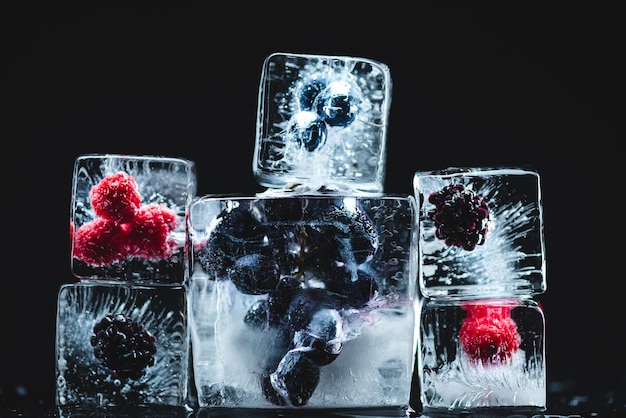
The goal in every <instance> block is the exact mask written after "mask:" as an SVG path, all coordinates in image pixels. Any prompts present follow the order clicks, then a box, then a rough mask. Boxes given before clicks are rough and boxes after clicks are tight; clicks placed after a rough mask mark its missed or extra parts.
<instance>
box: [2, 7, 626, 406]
mask: <svg viewBox="0 0 626 418" xmlns="http://www.w3.org/2000/svg"><path fill="white" fill-rule="evenodd" d="M405 3H407V4H406V5H405V6H402V7H398V6H392V5H391V4H388V3H384V2H383V3H380V4H373V5H372V4H368V5H366V4H365V3H362V4H361V3H356V2H354V3H343V2H342V3H339V2H337V3H336V4H335V3H331V2H319V3H316V2H307V3H306V4H295V3H285V4H282V5H280V4H269V3H265V2H259V3H258V4H253V5H244V3H240V2H232V4H226V5H221V6H219V7H218V4H217V3H215V2H199V1H198V2H187V1H169V2H168V1H158V2H132V1H126V2H122V1H120V2H113V1H87V2H83V3H81V4H79V5H76V4H69V3H58V2H47V3H33V2H21V3H19V4H18V6H11V7H9V8H7V5H4V6H2V8H3V11H2V13H1V15H2V20H3V23H2V29H3V34H2V43H3V44H4V47H3V53H2V55H3V57H4V58H6V59H3V61H4V63H3V64H2V65H1V70H2V85H1V88H2V91H1V94H0V97H1V98H2V102H3V108H4V110H2V120H3V122H2V125H1V127H0V129H1V136H2V138H3V164H2V170H3V175H2V179H3V187H2V210H3V217H2V219H3V227H4V228H8V231H7V232H5V233H4V234H3V238H4V247H3V248H4V251H3V252H4V257H3V261H2V263H3V265H4V269H3V274H2V281H3V284H2V287H1V288H0V298H1V299H0V310H1V311H0V402H1V403H0V406H2V403H4V404H10V403H12V402H14V401H15V400H16V399H17V400H18V401H19V400H23V399H30V400H32V401H33V402H43V403H46V404H52V403H53V400H54V391H55V386H54V363H55V354H54V329H55V314H56V296H57V291H58V288H59V286H60V285H61V284H62V283H67V282H73V281H75V279H74V278H73V276H72V274H71V272H70V264H69V234H68V223H69V203H70V189H71V177H72V168H73V163H74V160H75V158H76V157H77V156H78V155H80V154H84V153H125V154H150V155H167V156H179V157H184V158H189V159H192V160H194V161H195V162H196V164H197V170H198V191H199V194H208V193H222V192H236V193H254V192H256V191H259V190H261V188H260V187H259V186H258V185H257V184H256V182H255V180H254V178H253V177H252V172H251V166H252V164H251V162H252V153H253V146H254V140H255V129H256V111H257V95H258V86H259V80H260V74H261V67H262V63H263V60H264V59H265V57H266V56H267V55H269V54H271V53H273V52H292V53H311V54H321V55H349V56H355V57H365V58H371V59H374V60H377V61H381V62H383V63H385V64H387V65H388V66H389V67H390V70H391V77H392V82H393V88H392V102H391V111H390V117H389V129H388V136H387V148H388V154H387V171H386V181H385V191H386V192H388V193H396V192H397V193H412V178H413V174H414V172H415V171H416V170H420V171H421V170H429V169H438V168H445V167H448V166H467V167H481V166H493V165H496V166H497V165H508V166H511V165H512V166H524V167H531V168H533V169H536V170H537V171H538V172H539V173H540V175H541V182H542V193H543V202H542V203H543V208H544V224H545V230H544V232H545V240H546V248H547V251H546V253H547V281H548V290H547V292H546V293H545V294H543V295H541V296H539V297H538V299H539V301H540V302H541V303H542V305H543V307H544V310H545V316H546V329H547V340H546V351H547V372H548V380H549V386H548V390H549V391H550V393H556V392H559V393H560V392H563V393H565V392H567V393H568V394H570V395H571V394H574V395H576V394H580V395H581V396H583V397H582V398H580V399H582V401H584V400H585V398H584V396H592V397H593V399H600V402H608V403H610V402H611V401H610V400H609V398H610V396H611V394H616V393H623V391H624V387H625V386H626V383H625V382H626V362H625V361H624V357H625V353H626V351H625V350H624V329H625V325H624V319H625V317H626V315H625V313H624V312H625V310H624V302H623V298H622V296H621V294H620V289H621V288H622V287H623V280H624V273H623V270H622V269H621V262H620V261H621V260H620V259H619V258H618V257H619V254H621V253H622V247H623V245H624V239H623V223H624V214H623V212H622V211H623V208H624V204H623V203H622V201H623V196H624V184H625V183H624V181H623V178H622V175H621V173H620V171H621V168H622V160H623V155H624V154H623V151H622V146H621V144H619V142H618V141H623V139H624V137H623V135H621V136H618V128H621V127H622V124H621V123H619V122H622V120H621V119H623V108H621V110H619V109H620V107H618V106H617V105H618V103H619V104H620V105H621V106H623V96H622V92H620V91H618V82H621V78H622V76H623V72H622V71H621V69H618V65H620V61H621V58H622V57H623V53H624V46H623V43H622V41H620V40H619V39H620V38H619V37H618V35H623V34H621V33H620V32H621V27H620V25H621V22H619V21H618V17H617V16H618V12H617V8H615V7H611V8H607V6H602V5H601V4H600V3H597V2H596V3H594V4H593V6H589V5H588V4H587V3H586V2H582V3H581V4H580V5H578V6H574V5H572V4H567V3H561V2H536V3H533V2H530V3H529V2H471V3H470V2H449V1H420V2H405ZM556 3H560V4H563V5H564V6H560V5H557V4H556ZM618 115H619V116H620V117H621V118H620V120H619V121H618ZM5 231H6V230H5ZM620 391H621V392H620ZM598 393H600V394H601V396H600V397H599V398H598V397H597V396H596V394H598ZM607 396H608V398H607Z"/></svg>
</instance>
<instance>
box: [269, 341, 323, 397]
mask: <svg viewBox="0 0 626 418" xmlns="http://www.w3.org/2000/svg"><path fill="white" fill-rule="evenodd" d="M319 380H320V367H319V366H318V365H316V364H315V363H313V361H311V359H309V358H308V357H307V356H306V354H305V353H304V352H303V351H301V350H291V351H289V352H288V353H287V354H285V356H284V357H283V359H282V360H281V361H280V363H279V364H278V367H277V368H276V371H275V372H274V373H272V374H271V375H270V382H271V385H272V387H273V388H274V389H275V391H276V394H277V395H278V396H280V397H282V398H283V399H285V400H288V401H289V403H291V405H293V406H303V405H306V404H307V402H308V401H309V399H310V398H311V396H312V395H313V392H314V391H315V389H316V388H317V384H318V383H319Z"/></svg>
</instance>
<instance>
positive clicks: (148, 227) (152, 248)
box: [127, 204, 178, 259]
mask: <svg viewBox="0 0 626 418" xmlns="http://www.w3.org/2000/svg"><path fill="white" fill-rule="evenodd" d="M177 223H178V220H177V218H176V213H175V212H174V211H172V210H171V209H169V208H167V207H166V206H163V205H158V204H150V205H145V206H142V207H140V208H139V210H137V212H136V214H135V218H134V219H133V221H132V222H131V223H130V224H129V235H128V245H127V248H128V251H129V252H130V253H131V254H132V255H134V256H138V257H143V258H148V259H163V258H167V257H169V256H171V255H172V253H173V252H174V251H176V249H177V248H178V245H177V244H176V242H175V241H174V240H173V239H171V237H170V236H169V233H170V232H171V231H172V230H174V229H175V228H176V226H177Z"/></svg>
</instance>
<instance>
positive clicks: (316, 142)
mask: <svg viewBox="0 0 626 418" xmlns="http://www.w3.org/2000/svg"><path fill="white" fill-rule="evenodd" d="M294 94H295V95H296V103H297V106H298V111H297V112H295V113H294V114H293V116H292V117H291V119H290V120H289V124H288V127H287V133H288V135H289V137H290V138H291V139H292V140H293V141H294V142H296V143H297V144H298V145H299V146H300V147H302V148H304V149H306V150H307V151H311V152H312V151H315V150H316V149H318V148H319V147H321V146H322V145H324V143H325V142H326V135H327V129H328V127H329V126H330V127H334V126H337V127H346V126H349V125H350V124H351V123H352V122H354V120H355V119H356V116H357V114H358V112H359V105H360V103H361V94H360V91H359V89H358V87H356V86H355V85H354V84H353V83H350V82H348V81H345V80H332V81H329V80H327V79H326V77H324V76H322V75H320V74H314V75H312V76H310V77H308V78H307V79H305V80H300V81H299V84H298V85H297V86H295V93H294Z"/></svg>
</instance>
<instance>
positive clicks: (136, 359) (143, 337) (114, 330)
mask: <svg viewBox="0 0 626 418" xmlns="http://www.w3.org/2000/svg"><path fill="white" fill-rule="evenodd" d="M89 342H90V343H91V346H92V347H93V353H94V355H95V356H96V358H97V359H98V360H99V361H100V362H101V363H102V364H103V365H104V366H105V367H107V368H108V369H109V370H111V371H112V372H113V374H114V375H115V376H117V377H119V378H121V379H125V378H130V379H139V378H141V377H142V376H144V375H145V374H146V368H147V367H149V366H153V365H154V361H155V360H154V355H155V353H156V351H157V347H156V338H155V337H154V336H153V335H152V334H150V332H148V331H147V330H146V329H144V327H143V325H142V324H140V323H139V322H135V321H133V320H132V319H131V318H128V317H126V316H124V315H122V314H111V315H107V316H105V317H104V318H102V319H101V320H100V321H99V322H98V323H96V325H94V327H93V334H92V335H91V338H90V340H89Z"/></svg>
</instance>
